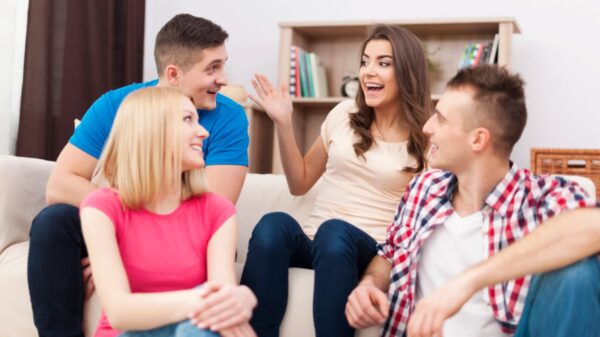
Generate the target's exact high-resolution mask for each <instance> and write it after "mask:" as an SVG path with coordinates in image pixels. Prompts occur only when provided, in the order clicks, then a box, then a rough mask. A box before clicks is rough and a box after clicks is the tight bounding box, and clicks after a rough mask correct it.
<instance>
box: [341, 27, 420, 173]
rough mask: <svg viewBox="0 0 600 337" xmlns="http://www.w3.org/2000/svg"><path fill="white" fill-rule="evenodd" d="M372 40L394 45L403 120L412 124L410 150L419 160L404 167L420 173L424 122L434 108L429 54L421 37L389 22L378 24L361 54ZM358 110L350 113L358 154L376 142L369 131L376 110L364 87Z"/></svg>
mask: <svg viewBox="0 0 600 337" xmlns="http://www.w3.org/2000/svg"><path fill="white" fill-rule="evenodd" d="M373 40H386V41H389V42H390V44H391V45H392V51H393V55H392V57H393V59H394V72H395V77H396V82H397V83H398V88H399V90H400V96H399V97H398V99H399V100H400V101H401V104H402V112H401V114H402V116H401V118H402V120H403V121H404V122H405V123H406V124H407V125H408V126H409V136H408V145H407V149H408V153H409V154H410V155H411V156H412V157H413V158H415V160H416V161H417V165H416V167H405V168H404V169H403V171H404V172H409V173H419V172H421V171H422V170H423V169H424V168H425V166H426V164H427V160H426V158H425V153H426V151H427V146H428V141H427V136H425V134H424V133H423V125H425V122H427V120H428V119H429V117H430V116H431V112H432V104H431V95H430V93H429V80H428V78H427V58H426V56H425V52H424V51H423V46H422V44H421V41H420V40H419V38H417V37H416V36H415V35H414V34H413V33H411V32H410V31H408V30H406V29H404V28H402V27H398V26H389V25H377V26H376V27H375V28H374V29H373V31H372V32H371V33H370V34H369V36H368V37H367V38H366V39H365V41H364V42H363V45H362V48H361V57H362V54H363V53H364V51H365V48H366V47H367V44H368V43H369V42H370V41H373ZM356 106H357V107H358V112H357V113H354V114H351V115H350V127H351V128H352V130H354V133H355V134H356V135H357V136H358V138H359V139H358V141H357V142H356V143H354V144H353V147H354V153H355V154H356V156H357V157H360V156H364V153H365V152H367V151H368V150H369V148H371V145H372V144H373V135H371V132H370V131H369V130H370V128H371V124H372V123H373V120H374V118H375V111H374V110H373V108H371V107H370V106H368V105H367V103H366V101H365V93H364V92H363V90H362V87H361V86H359V87H358V93H357V94H356Z"/></svg>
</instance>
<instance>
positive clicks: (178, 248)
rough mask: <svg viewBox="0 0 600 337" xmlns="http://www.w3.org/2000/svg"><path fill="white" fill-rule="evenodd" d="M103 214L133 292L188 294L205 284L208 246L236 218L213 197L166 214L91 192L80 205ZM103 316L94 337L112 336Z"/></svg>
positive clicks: (112, 193) (114, 332)
mask: <svg viewBox="0 0 600 337" xmlns="http://www.w3.org/2000/svg"><path fill="white" fill-rule="evenodd" d="M85 207H93V208H96V209H98V210H100V211H102V212H103V213H105V214H106V215H107V216H108V217H109V218H110V219H111V220H112V222H113V224H114V225H115V232H116V237H117V242H118V245H119V251H120V253H121V258H122V260H123V266H124V267H125V271H126V272H127V277H128V279H129V285H130V287H131V291H132V292H134V293H147V292H161V291H170V290H182V289H190V288H193V287H195V286H198V285H200V284H202V283H204V282H205V281H206V252H207V248H208V242H209V240H210V238H211V237H212V235H213V234H214V233H215V232H216V231H217V229H219V228H220V226H221V225H222V224H223V223H224V222H225V221H226V220H227V219H229V218H230V217H231V216H232V215H234V214H235V207H234V205H233V204H232V203H231V202H230V201H229V200H228V199H226V198H224V197H221V196H219V195H217V194H214V193H205V194H203V195H201V196H199V197H194V198H190V199H188V200H186V201H183V202H182V203H181V204H180V206H179V207H178V208H177V209H176V210H175V211H173V212H172V213H170V214H166V215H161V214H155V213H152V212H150V211H147V210H146V209H140V210H135V211H132V210H128V209H126V208H125V207H124V206H123V205H122V204H121V201H120V199H119V196H118V194H117V192H116V191H115V190H112V189H108V188H104V189H99V190H97V191H95V192H93V193H91V194H90V195H89V196H88V197H87V198H85V200H84V201H83V202H82V204H81V209H83V208H85ZM119 333H120V332H119V331H117V330H114V329H112V328H111V326H110V324H109V323H108V320H107V319H106V315H105V314H104V312H103V313H102V317H101V318H100V323H99V325H98V328H97V330H96V335H95V336H96V337H114V336H117V335H118V334H119Z"/></svg>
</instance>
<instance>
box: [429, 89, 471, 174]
mask: <svg viewBox="0 0 600 337" xmlns="http://www.w3.org/2000/svg"><path fill="white" fill-rule="evenodd" d="M474 109H476V104H475V101H474V100H473V96H472V94H471V93H470V92H469V90H468V89H448V90H446V92H444V94H443V96H442V97H441V98H440V100H439V102H438V104H437V106H436V109H435V113H434V114H433V116H431V118H429V120H428V121H427V123H425V125H424V126H423V132H424V133H425V135H427V136H428V137H429V142H430V151H429V165H431V167H433V168H437V169H442V170H447V171H451V172H453V173H455V174H456V173H458V172H459V171H460V170H461V168H462V167H463V166H464V165H466V164H467V163H470V162H472V157H473V146H472V144H473V137H474V132H475V131H473V130H469V129H468V127H467V125H469V124H468V123H467V118H468V117H469V116H472V113H473V110H474Z"/></svg>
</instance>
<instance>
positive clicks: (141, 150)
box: [98, 87, 206, 209]
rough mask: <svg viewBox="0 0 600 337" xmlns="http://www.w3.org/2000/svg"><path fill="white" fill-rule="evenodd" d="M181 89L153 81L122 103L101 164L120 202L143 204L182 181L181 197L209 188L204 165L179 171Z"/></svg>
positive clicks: (199, 192)
mask: <svg viewBox="0 0 600 337" xmlns="http://www.w3.org/2000/svg"><path fill="white" fill-rule="evenodd" d="M183 99H189V98H188V97H186V96H185V95H183V94H182V93H181V92H180V91H178V90H175V89H168V88H156V87H149V88H143V89H139V90H136V91H134V92H132V93H130V94H129V95H128V96H127V97H126V98H125V99H124V100H123V102H122V103H121V105H120V107H119V110H118V111H117V114H116V117H115V120H114V122H113V126H112V130H111V132H110V135H109V136H108V140H107V142H106V145H105V146H104V150H103V151H102V155H101V156H100V161H99V165H98V168H99V170H100V173H101V174H102V175H103V176H104V177H105V178H106V180H107V181H108V184H109V186H111V187H113V188H115V189H116V190H117V191H118V193H119V197H120V198H121V202H123V204H124V205H125V206H126V207H128V208H130V209H139V208H141V207H143V206H144V205H146V204H148V203H150V202H152V201H154V200H156V198H157V197H158V196H160V194H161V193H164V191H168V190H171V189H172V188H173V187H178V186H177V184H181V199H182V200H185V199H188V198H190V197H191V196H194V195H200V194H202V193H204V192H205V190H206V185H205V183H204V174H203V173H204V170H203V169H194V170H189V171H185V172H183V173H182V172H181V158H182V153H181V149H182V147H183V144H182V138H181V133H182V128H183V111H182V108H181V102H182V100H183Z"/></svg>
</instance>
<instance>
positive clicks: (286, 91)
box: [281, 84, 290, 98]
mask: <svg viewBox="0 0 600 337" xmlns="http://www.w3.org/2000/svg"><path fill="white" fill-rule="evenodd" d="M281 95H282V96H283V97H285V98H288V97H289V96H290V88H289V86H288V85H287V84H282V85H281Z"/></svg>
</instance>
